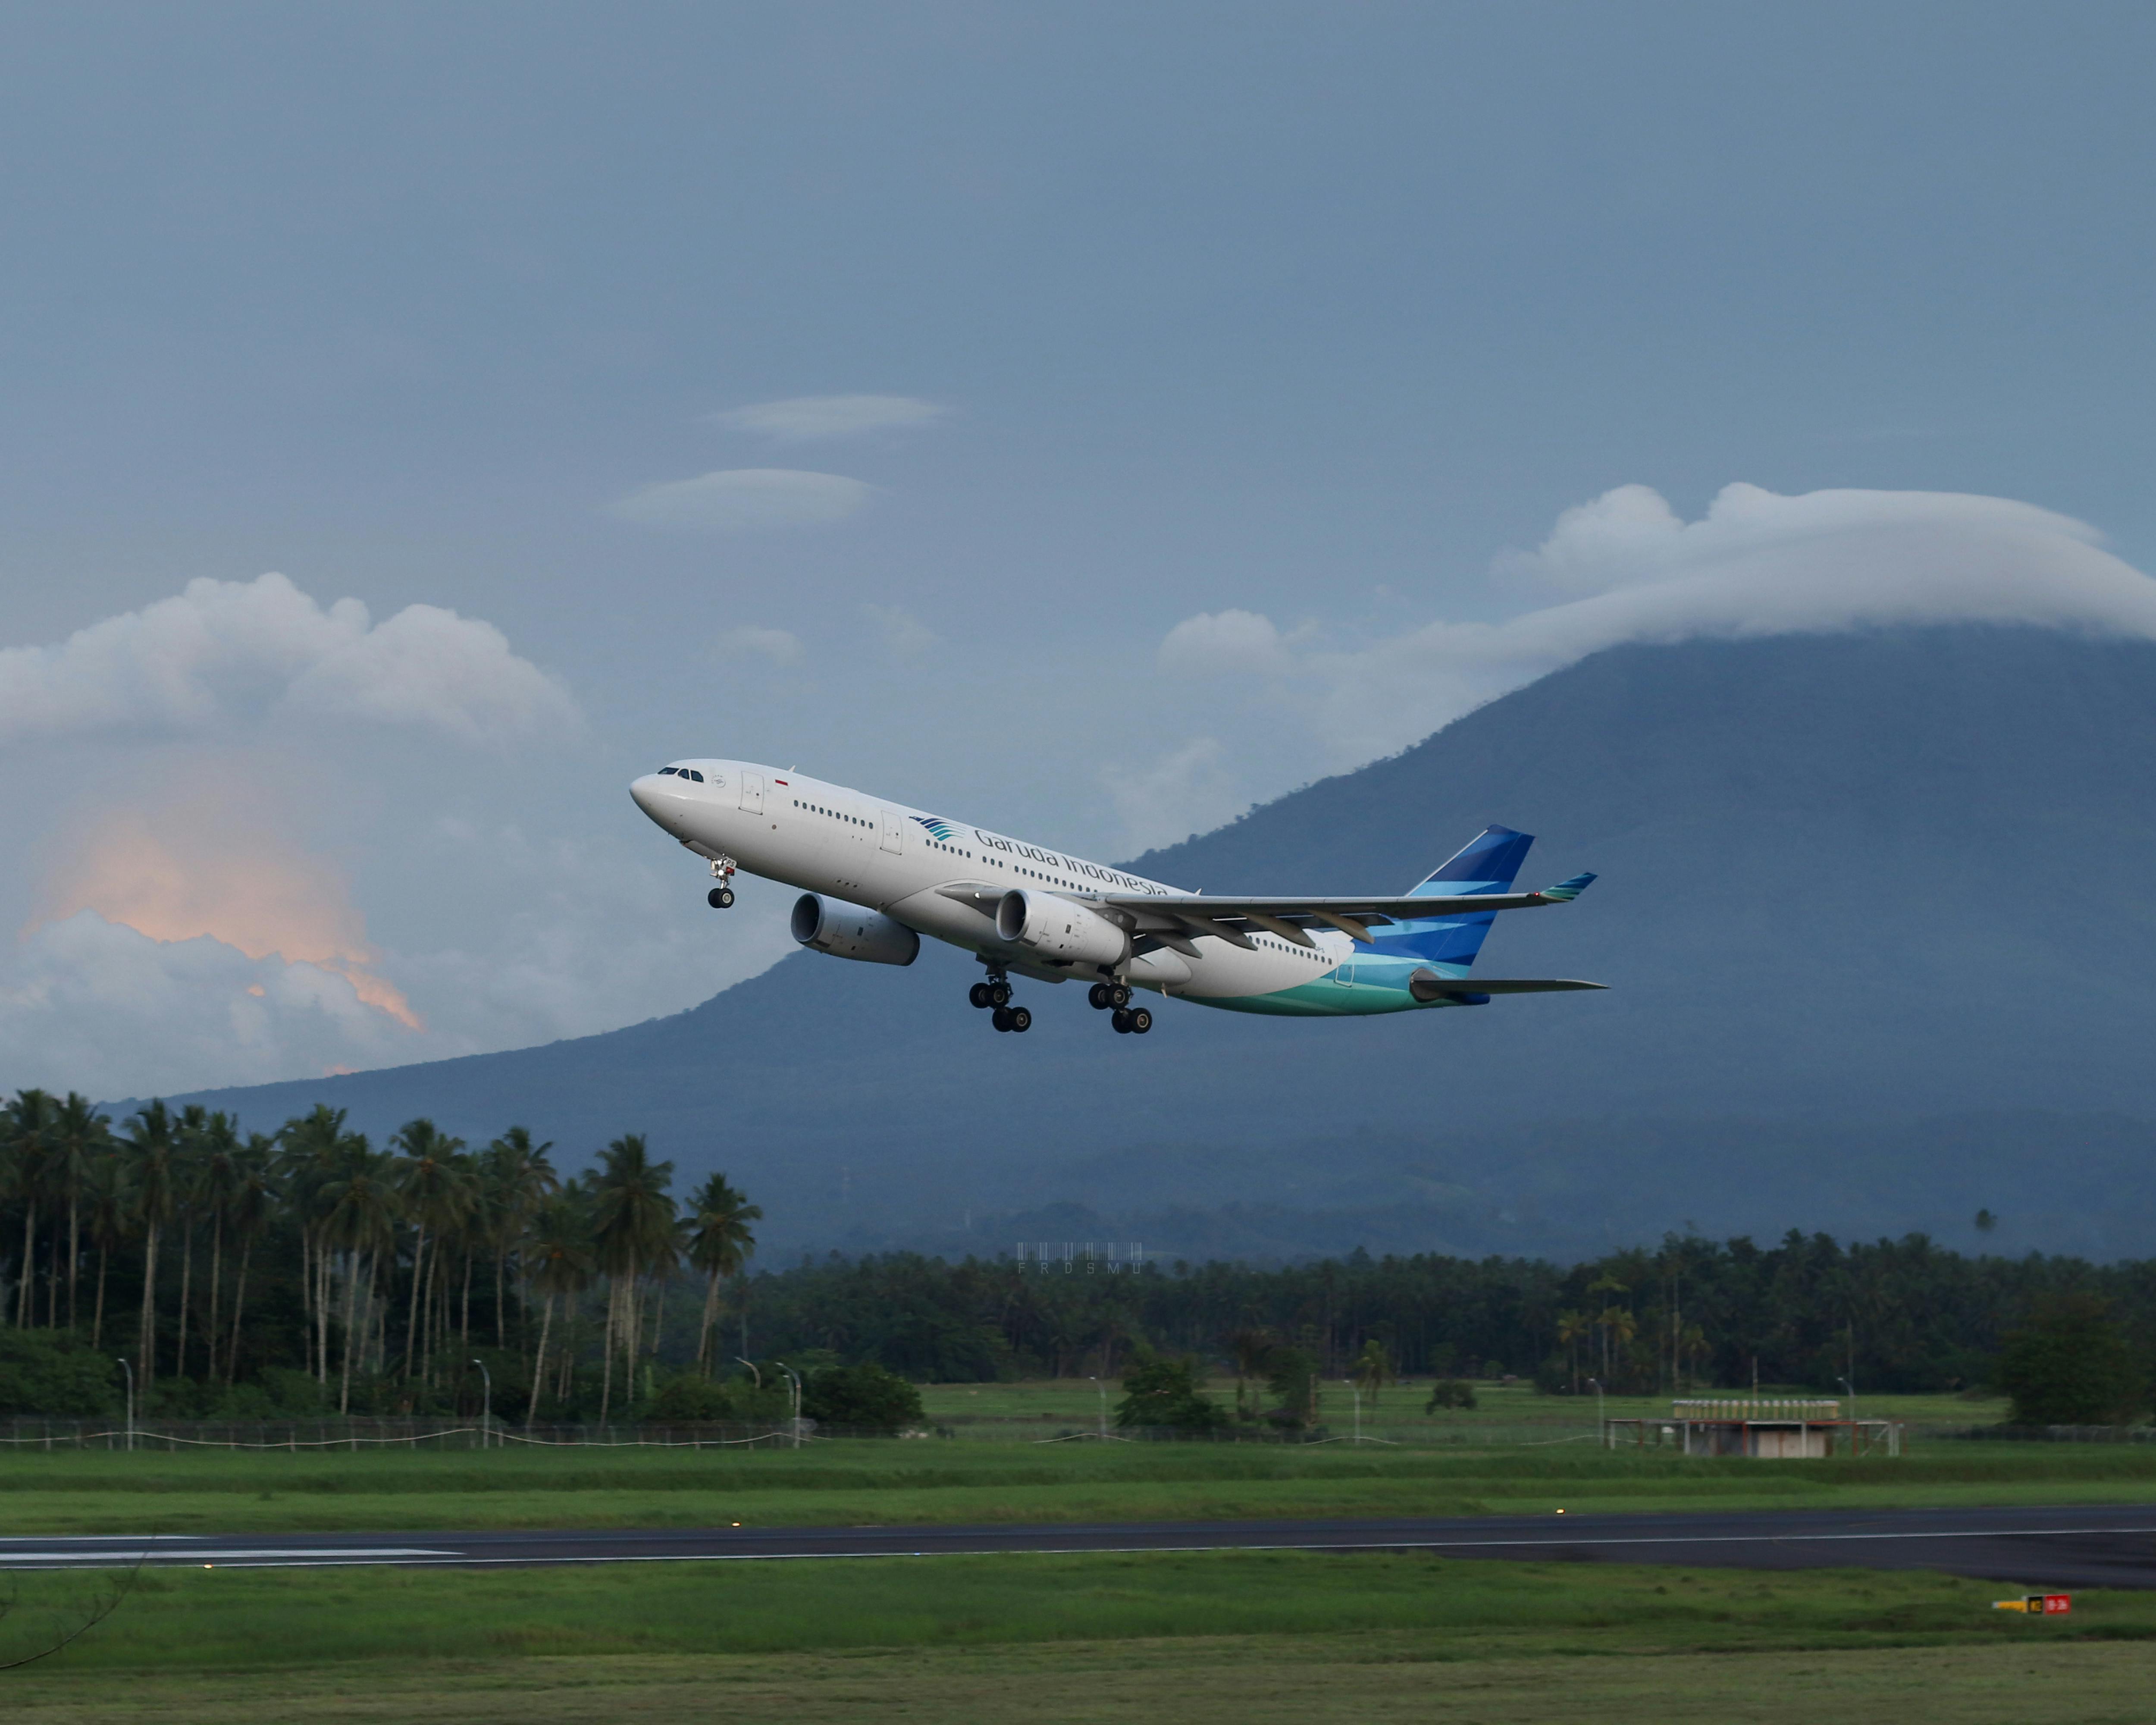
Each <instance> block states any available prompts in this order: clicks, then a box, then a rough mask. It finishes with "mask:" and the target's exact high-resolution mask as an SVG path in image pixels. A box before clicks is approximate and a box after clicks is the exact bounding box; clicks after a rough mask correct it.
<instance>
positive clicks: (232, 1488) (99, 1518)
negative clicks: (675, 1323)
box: [0, 1440, 2156, 1533]
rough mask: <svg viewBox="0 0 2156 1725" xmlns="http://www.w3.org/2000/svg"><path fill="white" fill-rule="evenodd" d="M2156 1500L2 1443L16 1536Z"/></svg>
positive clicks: (1620, 1464)
mask: <svg viewBox="0 0 2156 1725" xmlns="http://www.w3.org/2000/svg"><path fill="white" fill-rule="evenodd" d="M2151 1501H2156V1447H2151V1446H2147V1445H2076V1444H1979V1443H1965V1442H1952V1443H1947V1442H1941V1443H1937V1444H1933V1445H1929V1446H1923V1447H1919V1448H1917V1450H1915V1451H1914V1452H1913V1453H1912V1454H1910V1455H1905V1456H1902V1457H1901V1458H1899V1459H1897V1460H1888V1459H1885V1458H1876V1459H1875V1458H1866V1459H1864V1460H1861V1461H1849V1460H1829V1461H1805V1462H1761V1461H1744V1460H1736V1459H1732V1460H1717V1461H1710V1460H1704V1459H1693V1460H1687V1459H1686V1458H1684V1457H1681V1456H1678V1455H1672V1454H1671V1453H1670V1452H1668V1451H1666V1450H1664V1451H1659V1452H1658V1451H1655V1450H1647V1451H1645V1452H1637V1451H1632V1450H1625V1449H1621V1448H1620V1449H1619V1450H1614V1451H1607V1450H1600V1449H1598V1448H1596V1447H1594V1446H1593V1445H1555V1446H1548V1447H1543V1448H1538V1449H1537V1448H1527V1449H1523V1448H1518V1447H1512V1448H1503V1449H1477V1448H1468V1449H1465V1450H1409V1449H1388V1448H1385V1447H1383V1446H1378V1445H1366V1446H1364V1447H1362V1448H1359V1449H1358V1448H1354V1447H1352V1446H1347V1445H1332V1446H1325V1447H1298V1446H1281V1445H1151V1444H1130V1445H1125V1444H1096V1443H1090V1442H1088V1443H1073V1444H1060V1445H1018V1444H952V1443H917V1442H916V1443H907V1442H902V1441H891V1440H882V1441H877V1440H839V1441H834V1442H829V1443H825V1444H819V1445H812V1446H810V1447H808V1448H807V1449H804V1450H798V1451H795V1450H664V1449H634V1448H630V1449H623V1450H576V1449H572V1450H519V1449H510V1450H490V1451H487V1452H485V1453H480V1452H459V1451H446V1452H445V1451H439V1450H421V1451H418V1452H413V1451H408V1450H386V1451H385V1450H373V1451H362V1452H361V1453H358V1454H352V1453H351V1452H348V1451H341V1450H338V1451H330V1452H326V1453H325V1452H319V1451H317V1452H307V1451H304V1450H303V1451H301V1452H300V1453H298V1454H296V1455H294V1454H290V1453H287V1452H285V1451H282V1450H271V1451H269V1452H266V1453H252V1454H250V1453H245V1452H242V1453H239V1454H234V1453H230V1452H227V1451H223V1450H206V1451H197V1452H192V1453H182V1454H178V1455H165V1454H155V1453H137V1454H136V1455H127V1454H126V1453H124V1452H113V1453H106V1452H104V1451H100V1450H80V1451H69V1450H55V1451H53V1452H51V1453H49V1454H48V1453H46V1452H44V1451H41V1450H28V1451H17V1452H15V1453H13V1454H11V1455H4V1456H0V1532H12V1533H141V1532H151V1531H162V1532H168V1533H203V1532H276V1531H280V1530H290V1531H295V1532H302V1531H316V1532H330V1531H352V1532H386V1531H419V1530H423V1529H426V1528H471V1529H479V1528H498V1527H710V1526H714V1525H722V1524H725V1523H728V1522H742V1523H744V1524H746V1525H749V1526H764V1527H773V1526H795V1527H798V1526H812V1525H819V1524H840V1525H871V1524H874V1525H893V1524H903V1523H911V1522H944V1523H954V1522H1074V1521H1104V1520H1105V1521H1113V1520H1125V1521H1129V1520H1163V1519H1171V1520H1188V1519H1240V1518H1264V1517H1284V1516H1342V1515H1475V1514H1482V1513H1490V1514H1508V1513H1512V1514H1541V1513H1545V1512H1549V1511H1552V1510H1554V1509H1557V1508H1560V1507H1562V1508H1564V1509H1567V1510H1569V1511H1571V1512H1574V1513H1580V1512H1589V1511H1594V1510H1661V1509H1681V1508H1686V1507H1695V1508H1707V1507H1713V1508H1724V1509H1737V1508H1772V1507H1789V1508H1795V1507H1820V1508H1826V1507H1849V1508H1864V1507H1916V1506H1922V1505H1939V1506H1951V1505H1964V1504H1978V1503H1992V1504H2009V1503H2057V1504H2069V1503H2094V1502H2151Z"/></svg>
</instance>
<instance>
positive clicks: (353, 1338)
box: [321, 1133, 401, 1414]
mask: <svg viewBox="0 0 2156 1725" xmlns="http://www.w3.org/2000/svg"><path fill="white" fill-rule="evenodd" d="M339 1156H340V1160H341V1163H342V1167H341V1169H340V1170H339V1173H338V1177H337V1178H335V1179H332V1180H330V1181H328V1182H327V1183H325V1184H324V1186H323V1187H322V1189H321V1205H322V1221H321V1240H322V1245H323V1247H324V1249H325V1250H328V1251H333V1252H342V1253H343V1254H344V1255H345V1293H344V1364H343V1368H342V1372H341V1378H340V1383H339V1389H338V1392H337V1412H338V1413H340V1414H346V1413H349V1412H351V1410H352V1356H353V1354H354V1353H355V1352H356V1351H357V1350H358V1349H360V1348H361V1347H362V1343H361V1339H360V1337H361V1332H362V1327H363V1326H362V1322H361V1317H362V1308H361V1303H360V1266H361V1263H362V1260H364V1262H365V1264H366V1268H367V1301H366V1307H365V1310H366V1312H367V1314H368V1315H369V1317H370V1318H371V1315H372V1311H373V1307H374V1279H375V1272H376V1270H377V1266H379V1265H380V1263H381V1260H382V1254H383V1253H384V1252H386V1251H392V1250H394V1249H395V1247H396V1245H397V1219H398V1213H399V1210H400V1209H401V1204H400V1201H399V1199H398V1194H397V1189H396V1188H395V1187H394V1186H393V1184H392V1183H391V1180H390V1173H391V1166H392V1164H391V1161H390V1158H388V1156H387V1155H386V1154H377V1153H374V1152H373V1151H372V1150H371V1149H370V1148H369V1147H368V1146H367V1140H366V1138H365V1137H362V1136H361V1135H359V1134H357V1133H354V1134H352V1136H350V1137H345V1138H342V1139H341V1140H340V1141H339Z"/></svg>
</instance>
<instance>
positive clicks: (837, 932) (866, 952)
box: [793, 892, 921, 964]
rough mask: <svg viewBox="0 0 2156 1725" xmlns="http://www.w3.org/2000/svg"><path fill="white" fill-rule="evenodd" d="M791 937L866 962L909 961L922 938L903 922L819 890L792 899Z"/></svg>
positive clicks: (918, 951) (834, 954) (915, 955)
mask: <svg viewBox="0 0 2156 1725" xmlns="http://www.w3.org/2000/svg"><path fill="white" fill-rule="evenodd" d="M793 938H794V939H796V940H798V942H801V944H802V945H803V946H804V947H809V948H811V949H812V950H813V951H815V952H829V954H830V955H831V956H832V957H834V958H858V959H860V960H861V962H862V963H865V964H911V963H913V961H914V960H915V959H916V958H918V957H920V956H921V937H920V936H919V935H917V934H916V933H915V932H913V931H912V930H911V929H910V928H908V927H906V925H905V924H904V923H903V922H894V921H893V920H892V919H891V917H889V916H885V915H884V914H883V912H882V911H870V910H867V909H865V908H864V907H863V906H860V905H850V904H848V903H847V902H846V901H844V899H842V898H826V897H824V895H823V894H822V893H820V892H804V893H803V894H802V895H801V896H800V897H798V899H796V900H794V901H793Z"/></svg>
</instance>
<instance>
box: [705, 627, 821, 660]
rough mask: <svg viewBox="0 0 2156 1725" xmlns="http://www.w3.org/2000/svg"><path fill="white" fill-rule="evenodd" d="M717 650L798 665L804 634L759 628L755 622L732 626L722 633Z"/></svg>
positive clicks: (725, 656)
mask: <svg viewBox="0 0 2156 1725" xmlns="http://www.w3.org/2000/svg"><path fill="white" fill-rule="evenodd" d="M714 650H715V651H716V653H717V654H718V655H719V657H720V658H721V659H750V658H759V659H767V660H770V661H771V662H772V663H773V665H798V664H800V662H801V638H800V637H799V636H798V635H796V634H793V631H791V630H790V629H759V628H757V627H756V626H754V625H753V624H751V625H749V626H747V627H744V628H742V629H728V630H727V631H726V633H725V634H722V635H721V636H720V637H719V639H718V640H717V642H716V644H715V646H714Z"/></svg>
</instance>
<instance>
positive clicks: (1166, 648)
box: [1158, 611, 1291, 676]
mask: <svg viewBox="0 0 2156 1725" xmlns="http://www.w3.org/2000/svg"><path fill="white" fill-rule="evenodd" d="M1158 660H1159V664H1160V668H1161V669H1162V670H1163V671H1166V672H1167V673H1168V674H1169V675H1171V676H1174V675H1195V676H1222V675H1235V674H1236V673H1248V672H1255V673H1257V674H1259V675H1277V674H1279V673H1281V672H1283V671H1286V670H1288V669H1289V668H1290V665H1291V660H1290V658H1289V655H1288V652H1287V645H1286V642H1285V641H1284V640H1283V639H1281V632H1280V630H1279V629H1276V628H1275V627H1274V626H1273V620H1272V619H1271V618H1270V617H1264V616H1260V615H1259V614H1257V613H1256V612H1255V611H1203V612H1200V613H1199V614H1198V615H1197V616H1195V617H1186V618H1184V619H1183V621H1182V622H1180V623H1178V624H1176V625H1175V627H1174V628H1173V629H1170V630H1169V631H1168V634H1167V636H1166V637H1165V638H1164V639H1163V640H1162V642H1161V644H1160V651H1159V654H1158Z"/></svg>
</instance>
